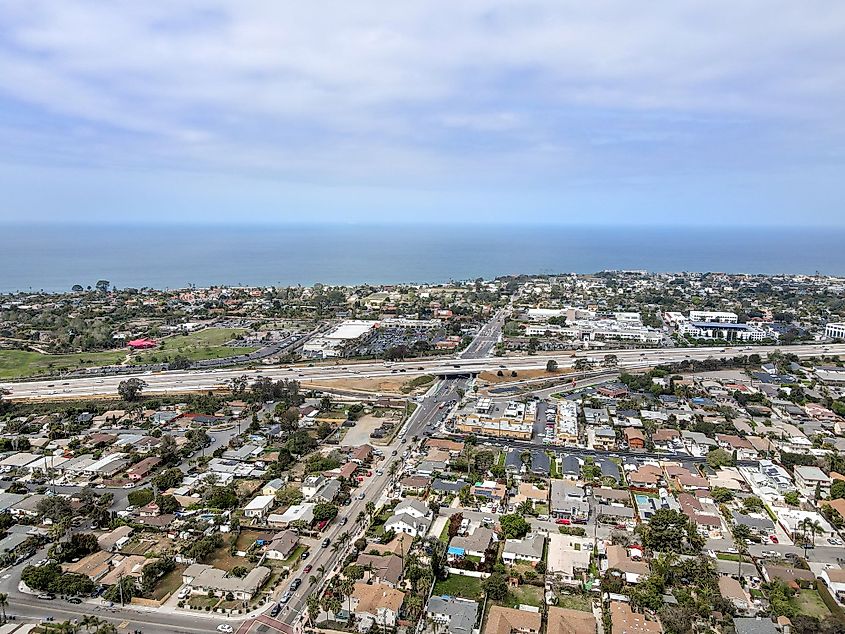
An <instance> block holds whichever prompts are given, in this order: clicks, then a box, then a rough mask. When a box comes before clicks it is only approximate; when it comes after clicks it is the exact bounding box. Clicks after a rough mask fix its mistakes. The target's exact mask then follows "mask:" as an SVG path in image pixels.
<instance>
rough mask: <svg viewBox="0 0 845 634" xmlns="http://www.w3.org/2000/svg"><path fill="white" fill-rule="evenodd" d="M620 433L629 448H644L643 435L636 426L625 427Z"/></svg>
mask: <svg viewBox="0 0 845 634" xmlns="http://www.w3.org/2000/svg"><path fill="white" fill-rule="evenodd" d="M622 434H623V435H624V436H625V442H626V443H628V448H629V449H645V436H644V435H643V432H642V431H641V430H639V429H637V428H636V427H626V428H625V429H624V431H623V432H622Z"/></svg>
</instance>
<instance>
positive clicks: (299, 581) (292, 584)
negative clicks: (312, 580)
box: [290, 577, 302, 590]
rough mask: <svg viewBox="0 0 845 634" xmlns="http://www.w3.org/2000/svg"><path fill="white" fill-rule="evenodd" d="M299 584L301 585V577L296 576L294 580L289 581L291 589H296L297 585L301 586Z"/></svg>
mask: <svg viewBox="0 0 845 634" xmlns="http://www.w3.org/2000/svg"><path fill="white" fill-rule="evenodd" d="M301 585H302V579H300V578H299V577H297V578H296V579H294V580H293V581H292V582H291V584H290V589H291V590H296V589H297V588H298V587H299V586H301Z"/></svg>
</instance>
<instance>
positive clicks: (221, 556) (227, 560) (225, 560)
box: [205, 544, 255, 572]
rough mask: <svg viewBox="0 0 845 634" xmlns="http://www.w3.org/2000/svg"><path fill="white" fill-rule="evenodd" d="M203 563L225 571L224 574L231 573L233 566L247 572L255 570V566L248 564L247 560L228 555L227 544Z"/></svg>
mask: <svg viewBox="0 0 845 634" xmlns="http://www.w3.org/2000/svg"><path fill="white" fill-rule="evenodd" d="M205 563H207V564H209V565H211V566H214V567H215V568H220V570H225V571H226V572H232V569H233V568H234V567H235V566H243V567H244V568H246V569H247V570H252V569H253V568H255V564H253V563H250V561H249V559H247V558H246V557H238V556H237V555H230V554H229V546H228V544H224V545H223V546H221V547H220V548H218V549H217V550H215V551H214V553H213V554H212V556H211V558H210V559H209V560H208V561H206V562H205Z"/></svg>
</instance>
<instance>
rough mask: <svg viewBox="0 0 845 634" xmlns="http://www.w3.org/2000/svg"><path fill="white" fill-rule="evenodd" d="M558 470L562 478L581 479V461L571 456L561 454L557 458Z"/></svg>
mask: <svg viewBox="0 0 845 634" xmlns="http://www.w3.org/2000/svg"><path fill="white" fill-rule="evenodd" d="M557 470H558V472H559V473H560V475H561V477H562V478H566V479H568V480H577V479H578V478H580V477H581V461H580V460H579V459H578V458H577V457H576V456H573V455H571V454H561V455H559V456H558V458H557Z"/></svg>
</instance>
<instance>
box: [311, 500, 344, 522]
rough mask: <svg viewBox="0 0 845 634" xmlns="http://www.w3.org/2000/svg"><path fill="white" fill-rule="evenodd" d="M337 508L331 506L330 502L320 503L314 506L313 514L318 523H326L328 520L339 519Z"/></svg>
mask: <svg viewBox="0 0 845 634" xmlns="http://www.w3.org/2000/svg"><path fill="white" fill-rule="evenodd" d="M337 511H338V509H337V507H336V506H335V505H334V504H329V503H328V502H320V503H318V504H315V505H314V510H313V511H312V513H313V514H314V519H315V520H317V521H318V522H325V521H328V520H333V519H334V518H335V517H337Z"/></svg>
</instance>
